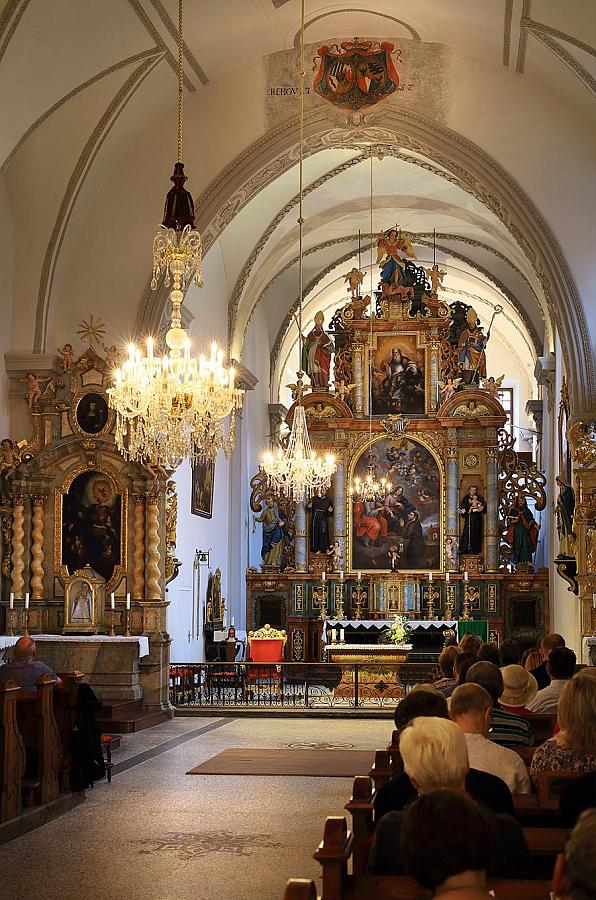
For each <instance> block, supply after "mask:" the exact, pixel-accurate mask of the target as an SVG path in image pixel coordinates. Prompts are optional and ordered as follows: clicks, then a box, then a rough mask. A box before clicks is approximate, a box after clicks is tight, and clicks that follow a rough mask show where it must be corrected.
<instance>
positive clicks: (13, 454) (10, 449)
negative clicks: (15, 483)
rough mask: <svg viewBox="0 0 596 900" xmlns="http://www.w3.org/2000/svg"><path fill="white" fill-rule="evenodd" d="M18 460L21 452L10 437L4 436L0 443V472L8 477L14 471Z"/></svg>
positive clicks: (19, 460) (18, 462)
mask: <svg viewBox="0 0 596 900" xmlns="http://www.w3.org/2000/svg"><path fill="white" fill-rule="evenodd" d="M20 462H21V454H20V453H19V450H18V448H17V446H16V444H15V442H14V441H11V439H10V438H4V440H3V441H2V443H1V444H0V473H2V474H3V475H4V476H5V477H6V478H10V476H11V475H14V473H15V472H16V470H17V467H18V465H19V464H20Z"/></svg>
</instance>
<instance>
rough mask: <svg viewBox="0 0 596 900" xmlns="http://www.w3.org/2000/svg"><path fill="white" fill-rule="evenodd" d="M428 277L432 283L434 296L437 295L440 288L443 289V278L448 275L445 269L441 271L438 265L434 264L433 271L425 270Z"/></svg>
mask: <svg viewBox="0 0 596 900" xmlns="http://www.w3.org/2000/svg"><path fill="white" fill-rule="evenodd" d="M424 271H425V272H426V274H427V276H428V280H429V281H430V287H431V291H432V292H433V294H436V293H437V292H438V290H439V288H442V287H443V278H444V277H445V275H446V274H447V272H445V270H444V269H439V267H438V265H437V264H436V263H433V266H432V268H431V269H425V270H424Z"/></svg>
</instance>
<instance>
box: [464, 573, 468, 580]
mask: <svg viewBox="0 0 596 900" xmlns="http://www.w3.org/2000/svg"><path fill="white" fill-rule="evenodd" d="M467 580H468V573H467V572H464V581H467Z"/></svg>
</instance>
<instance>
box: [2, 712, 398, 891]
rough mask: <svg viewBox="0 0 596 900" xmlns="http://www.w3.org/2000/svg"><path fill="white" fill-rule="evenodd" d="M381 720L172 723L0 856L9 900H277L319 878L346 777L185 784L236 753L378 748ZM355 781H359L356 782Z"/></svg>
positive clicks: (130, 748) (132, 747)
mask: <svg viewBox="0 0 596 900" xmlns="http://www.w3.org/2000/svg"><path fill="white" fill-rule="evenodd" d="M391 727H392V723H391V721H390V720H378V719H377V720H365V719H364V720H363V719H360V720H346V719H343V720H334V719H281V718H277V719H275V718H267V719H262V718H235V719H233V718H216V717H214V718H204V717H201V718H178V719H174V720H173V721H171V722H167V723H165V724H163V725H159V726H156V727H155V728H152V729H149V730H147V731H144V732H141V733H139V734H138V735H126V736H124V737H123V740H122V746H121V748H120V750H118V751H117V752H116V753H115V754H114V762H115V764H116V766H115V769H114V777H113V780H112V784H111V785H107V784H106V783H105V782H102V783H100V784H98V785H97V786H96V787H95V788H94V789H93V790H91V791H88V793H87V800H86V802H85V803H84V804H82V805H80V806H79V807H77V808H76V809H74V810H72V811H71V812H69V813H67V814H66V815H64V816H62V817H61V818H59V819H56V820H55V821H53V822H50V823H48V824H47V825H45V826H44V827H43V828H41V829H38V830H36V831H33V832H30V833H29V834H27V835H24V836H23V837H21V838H18V839H17V840H15V841H12V842H11V843H9V844H6V845H4V846H3V847H0V885H1V886H2V891H1V894H2V896H4V897H11V898H13V900H20V898H25V897H33V898H35V900H50V898H52V900H54V898H61V900H79V898H80V897H91V898H93V900H281V898H282V897H283V891H284V887H285V883H286V881H287V879H288V878H289V877H290V876H297V877H310V878H316V879H317V883H318V885H319V887H320V878H319V871H320V867H319V866H318V864H317V863H315V861H314V860H313V859H312V853H313V851H314V850H315V848H316V846H317V844H318V842H319V841H320V839H321V836H322V832H323V823H324V821H325V817H326V816H327V815H343V814H344V810H343V806H344V803H345V802H346V801H347V799H348V797H349V795H350V788H351V780H350V779H347V778H296V777H293V778H291V777H244V776H200V775H194V776H192V775H188V776H187V775H186V774H185V773H186V771H187V770H188V769H189V768H191V767H192V766H196V765H198V764H199V763H201V762H204V761H205V760H208V759H210V758H211V757H212V756H215V754H216V753H220V752H221V751H222V750H225V749H228V748H233V747H280V748H286V747H289V746H290V747H309V746H319V747H321V748H322V747H323V746H329V747H331V748H334V747H344V746H345V747H355V748H357V749H368V748H370V749H375V748H377V747H383V746H385V745H386V744H387V741H388V740H389V738H390V737H391ZM363 774H364V773H363Z"/></svg>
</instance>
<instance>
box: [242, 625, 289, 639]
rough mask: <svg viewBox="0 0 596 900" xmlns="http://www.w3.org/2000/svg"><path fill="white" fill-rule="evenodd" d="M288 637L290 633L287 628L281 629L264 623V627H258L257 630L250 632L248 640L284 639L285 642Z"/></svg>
mask: <svg viewBox="0 0 596 900" xmlns="http://www.w3.org/2000/svg"><path fill="white" fill-rule="evenodd" d="M287 638H288V635H287V633H286V631H285V629H281V631H280V630H279V629H277V628H272V627H271V625H263V627H262V628H258V629H257V630H256V631H249V632H248V640H249V641H255V640H256V641H277V640H283V642H284V643H285V642H286V640H287Z"/></svg>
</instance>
